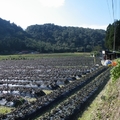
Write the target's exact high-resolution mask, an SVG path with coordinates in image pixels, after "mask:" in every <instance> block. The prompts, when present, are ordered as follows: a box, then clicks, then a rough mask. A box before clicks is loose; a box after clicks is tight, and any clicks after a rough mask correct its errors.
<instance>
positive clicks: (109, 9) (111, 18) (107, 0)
mask: <svg viewBox="0 0 120 120" xmlns="http://www.w3.org/2000/svg"><path fill="white" fill-rule="evenodd" d="M107 6H108V11H109V15H110V19H111V22H112V16H111V12H110V6H109V2H108V0H107Z"/></svg>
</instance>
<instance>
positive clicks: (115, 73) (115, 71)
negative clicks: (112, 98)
mask: <svg viewBox="0 0 120 120" xmlns="http://www.w3.org/2000/svg"><path fill="white" fill-rule="evenodd" d="M116 62H117V65H116V66H114V67H113V68H112V69H111V71H110V74H111V79H112V81H113V82H115V81H116V80H117V79H118V78H119V77H120V59H117V60H116Z"/></svg>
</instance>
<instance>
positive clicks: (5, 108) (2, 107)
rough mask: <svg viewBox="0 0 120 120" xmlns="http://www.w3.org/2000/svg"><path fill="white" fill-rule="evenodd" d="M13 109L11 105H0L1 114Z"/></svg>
mask: <svg viewBox="0 0 120 120" xmlns="http://www.w3.org/2000/svg"><path fill="white" fill-rule="evenodd" d="M12 110H13V108H11V107H5V106H0V114H6V113H10V112H11V111H12Z"/></svg>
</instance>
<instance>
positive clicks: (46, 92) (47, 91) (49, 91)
mask: <svg viewBox="0 0 120 120" xmlns="http://www.w3.org/2000/svg"><path fill="white" fill-rule="evenodd" d="M43 92H44V93H45V94H46V95H48V94H50V93H51V92H52V90H43Z"/></svg>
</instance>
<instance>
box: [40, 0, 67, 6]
mask: <svg viewBox="0 0 120 120" xmlns="http://www.w3.org/2000/svg"><path fill="white" fill-rule="evenodd" d="M39 2H40V3H41V4H42V5H43V6H45V7H60V6H63V5H64V3H65V0H39Z"/></svg>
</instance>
